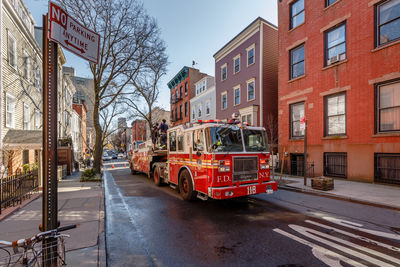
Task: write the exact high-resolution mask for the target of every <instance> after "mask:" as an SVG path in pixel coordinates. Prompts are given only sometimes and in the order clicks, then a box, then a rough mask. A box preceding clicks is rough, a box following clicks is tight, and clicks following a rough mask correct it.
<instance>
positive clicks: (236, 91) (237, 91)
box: [233, 87, 240, 106]
mask: <svg viewBox="0 0 400 267" xmlns="http://www.w3.org/2000/svg"><path fill="white" fill-rule="evenodd" d="M239 104H240V87H235V88H233V105H234V106H236V105H239Z"/></svg>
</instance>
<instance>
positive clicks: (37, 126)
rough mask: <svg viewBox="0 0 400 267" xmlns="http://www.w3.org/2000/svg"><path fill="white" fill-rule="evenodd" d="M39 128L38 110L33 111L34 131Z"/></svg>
mask: <svg viewBox="0 0 400 267" xmlns="http://www.w3.org/2000/svg"><path fill="white" fill-rule="evenodd" d="M40 126H41V123H40V111H39V110H37V109H36V110H35V130H39V129H40Z"/></svg>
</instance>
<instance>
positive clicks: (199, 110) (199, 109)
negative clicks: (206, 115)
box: [198, 105, 201, 118]
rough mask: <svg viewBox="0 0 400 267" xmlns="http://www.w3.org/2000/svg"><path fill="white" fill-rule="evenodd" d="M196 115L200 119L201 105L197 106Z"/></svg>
mask: <svg viewBox="0 0 400 267" xmlns="http://www.w3.org/2000/svg"><path fill="white" fill-rule="evenodd" d="M198 115H199V118H200V117H201V105H199V107H198Z"/></svg>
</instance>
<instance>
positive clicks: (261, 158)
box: [129, 120, 278, 200]
mask: <svg viewBox="0 0 400 267" xmlns="http://www.w3.org/2000/svg"><path fill="white" fill-rule="evenodd" d="M269 157H270V154H269V152H268V150H267V146H266V138H265V129H264V128H262V127H251V126H248V125H245V124H241V123H240V122H238V121H237V120H236V121H235V122H234V123H220V122H217V121H213V120H209V121H199V123H196V124H194V125H193V126H192V127H188V128H187V127H185V126H184V125H179V126H176V127H173V128H170V129H168V132H167V148H166V149H164V150H154V149H153V148H152V145H151V141H149V142H145V143H143V144H140V145H139V148H138V149H136V150H135V151H133V153H132V158H131V159H130V164H129V165H130V168H131V172H132V173H136V172H141V173H146V174H147V175H148V176H149V177H152V178H153V179H154V182H155V183H156V185H158V186H159V185H161V184H163V183H165V184H169V185H170V186H171V187H173V188H177V189H178V191H179V193H180V194H181V196H182V198H183V199H184V200H193V199H195V198H196V197H198V198H200V199H203V200H206V199H208V198H213V199H227V198H234V197H240V196H247V195H254V194H260V193H267V194H271V193H273V191H276V190H277V189H278V187H277V184H276V182H275V181H271V180H270V166H269Z"/></svg>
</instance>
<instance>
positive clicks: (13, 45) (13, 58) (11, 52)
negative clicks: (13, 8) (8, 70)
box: [8, 31, 17, 69]
mask: <svg viewBox="0 0 400 267" xmlns="http://www.w3.org/2000/svg"><path fill="white" fill-rule="evenodd" d="M8 63H9V64H10V65H11V67H13V68H15V69H16V68H17V41H16V40H15V37H14V36H13V35H12V33H11V32H10V31H8Z"/></svg>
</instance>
